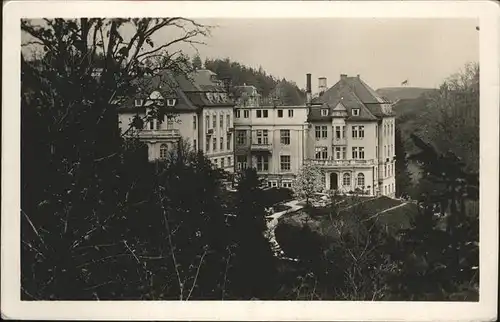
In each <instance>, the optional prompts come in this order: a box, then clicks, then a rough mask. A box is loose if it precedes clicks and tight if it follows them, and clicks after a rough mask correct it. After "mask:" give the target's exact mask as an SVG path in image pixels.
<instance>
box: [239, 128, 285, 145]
mask: <svg viewBox="0 0 500 322" xmlns="http://www.w3.org/2000/svg"><path fill="white" fill-rule="evenodd" d="M255 134H256V135H255V136H256V142H257V144H269V131H268V130H256V131H255ZM280 142H281V144H283V145H290V130H280ZM236 144H237V145H246V144H247V135H246V131H245V130H237V131H236Z"/></svg>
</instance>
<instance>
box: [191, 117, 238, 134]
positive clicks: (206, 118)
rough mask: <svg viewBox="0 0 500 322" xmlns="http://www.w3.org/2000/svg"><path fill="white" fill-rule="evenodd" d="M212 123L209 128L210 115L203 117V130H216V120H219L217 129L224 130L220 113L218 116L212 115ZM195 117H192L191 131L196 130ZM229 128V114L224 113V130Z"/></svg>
mask: <svg viewBox="0 0 500 322" xmlns="http://www.w3.org/2000/svg"><path fill="white" fill-rule="evenodd" d="M211 118H212V123H211V125H212V126H211V127H210V115H206V116H205V128H206V129H216V128H217V119H219V127H220V128H221V129H222V128H224V114H223V113H221V114H220V116H218V115H217V114H212V117H211ZM196 123H197V117H196V115H194V116H193V130H196V126H197V124H196ZM230 127H231V114H229V113H226V128H230Z"/></svg>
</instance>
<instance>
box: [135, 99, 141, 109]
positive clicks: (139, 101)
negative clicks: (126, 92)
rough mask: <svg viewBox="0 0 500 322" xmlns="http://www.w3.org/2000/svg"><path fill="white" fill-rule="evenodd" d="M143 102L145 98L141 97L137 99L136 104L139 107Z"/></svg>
mask: <svg viewBox="0 0 500 322" xmlns="http://www.w3.org/2000/svg"><path fill="white" fill-rule="evenodd" d="M142 103H143V100H141V99H136V100H135V106H137V107H141V106H142Z"/></svg>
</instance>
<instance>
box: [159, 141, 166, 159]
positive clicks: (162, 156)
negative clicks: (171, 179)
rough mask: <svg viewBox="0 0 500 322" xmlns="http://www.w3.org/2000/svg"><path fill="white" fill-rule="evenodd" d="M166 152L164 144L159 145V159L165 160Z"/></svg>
mask: <svg viewBox="0 0 500 322" xmlns="http://www.w3.org/2000/svg"><path fill="white" fill-rule="evenodd" d="M167 151H168V147H167V145H166V144H162V145H160V158H161V159H166V158H167Z"/></svg>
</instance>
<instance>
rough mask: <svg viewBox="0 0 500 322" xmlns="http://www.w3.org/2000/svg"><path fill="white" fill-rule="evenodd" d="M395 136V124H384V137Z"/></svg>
mask: <svg viewBox="0 0 500 322" xmlns="http://www.w3.org/2000/svg"><path fill="white" fill-rule="evenodd" d="M393 134H394V123H393V122H390V123H387V124H384V136H387V135H393Z"/></svg>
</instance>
